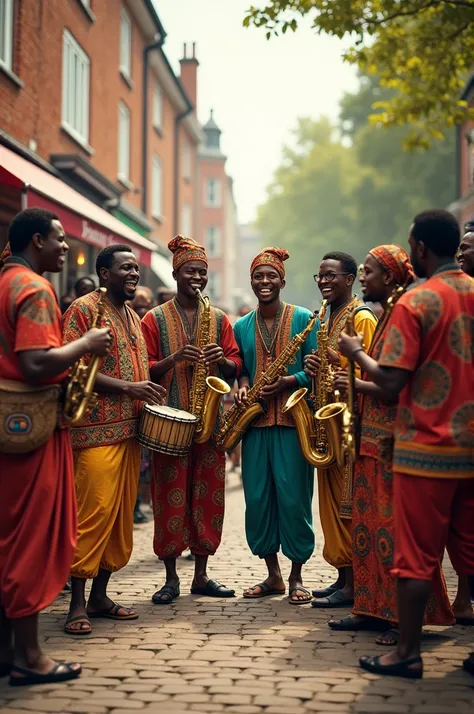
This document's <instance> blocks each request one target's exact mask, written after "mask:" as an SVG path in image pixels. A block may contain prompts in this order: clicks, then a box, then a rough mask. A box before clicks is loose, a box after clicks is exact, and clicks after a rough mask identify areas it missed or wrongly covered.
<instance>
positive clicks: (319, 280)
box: [313, 273, 351, 283]
mask: <svg viewBox="0 0 474 714" xmlns="http://www.w3.org/2000/svg"><path fill="white" fill-rule="evenodd" d="M350 274H351V273H323V274H321V273H317V274H316V275H313V278H314V281H315V282H316V283H322V281H323V280H325V281H326V282H327V283H332V282H333V280H334V278H335V277H336V276H337V275H350Z"/></svg>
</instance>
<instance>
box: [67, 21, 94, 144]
mask: <svg viewBox="0 0 474 714" xmlns="http://www.w3.org/2000/svg"><path fill="white" fill-rule="evenodd" d="M89 93H90V59H89V57H88V56H87V55H86V53H85V52H84V50H83V49H82V47H81V46H80V45H79V43H78V42H77V41H76V40H75V39H74V37H73V35H72V34H71V33H70V32H69V30H64V32H63V76H62V126H63V128H64V129H66V130H67V132H68V133H69V134H71V136H72V137H73V138H74V139H76V141H78V142H79V143H80V144H83V145H84V144H85V145H88V144H89Z"/></svg>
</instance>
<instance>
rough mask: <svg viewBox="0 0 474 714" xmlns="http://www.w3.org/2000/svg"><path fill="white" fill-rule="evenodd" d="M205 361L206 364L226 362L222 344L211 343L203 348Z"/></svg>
mask: <svg viewBox="0 0 474 714" xmlns="http://www.w3.org/2000/svg"><path fill="white" fill-rule="evenodd" d="M203 353H204V362H205V363H206V364H216V363H217V364H220V363H222V362H225V354H224V350H223V349H222V347H221V346H220V345H216V344H210V345H206V346H205V347H204V349H203Z"/></svg>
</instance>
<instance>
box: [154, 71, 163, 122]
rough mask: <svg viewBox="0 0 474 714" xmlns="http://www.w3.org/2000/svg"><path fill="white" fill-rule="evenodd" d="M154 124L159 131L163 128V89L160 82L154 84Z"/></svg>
mask: <svg viewBox="0 0 474 714" xmlns="http://www.w3.org/2000/svg"><path fill="white" fill-rule="evenodd" d="M153 126H154V127H155V129H158V131H162V129H163V90H162V89H161V87H160V85H159V84H158V82H155V84H154V85H153Z"/></svg>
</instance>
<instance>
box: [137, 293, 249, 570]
mask: <svg viewBox="0 0 474 714" xmlns="http://www.w3.org/2000/svg"><path fill="white" fill-rule="evenodd" d="M183 319H185V318H184V317H183V315H182V314H181V311H180V308H179V304H178V303H177V301H176V299H173V300H170V301H169V302H167V303H165V304H164V305H161V306H160V307H157V308H155V309H154V310H151V311H150V312H148V313H147V314H146V315H145V317H144V318H143V320H142V330H143V334H144V336H145V341H146V344H147V348H148V358H149V363H150V369H151V368H152V367H153V365H155V364H156V363H157V362H159V361H161V360H163V359H165V358H166V357H168V356H169V355H171V354H173V353H174V352H177V351H178V350H179V349H180V348H181V347H183V346H184V345H185V344H188V343H189V338H188V337H187V335H186V331H185V327H184V324H183ZM210 342H211V343H216V344H219V345H221V347H222V348H223V350H224V354H225V356H226V358H227V359H230V360H232V361H233V362H235V364H236V366H237V373H238V372H239V371H240V369H241V366H242V362H241V359H240V357H239V351H238V347H237V344H236V342H235V339H234V334H233V331H232V326H231V324H230V322H229V319H228V318H227V316H226V315H225V314H224V313H223V312H221V311H220V310H217V309H215V308H211V339H210ZM192 373H193V368H192V366H191V365H190V364H189V363H185V362H180V363H179V364H177V365H176V366H175V367H174V368H173V369H170V370H169V371H168V372H165V374H163V375H162V377H161V379H160V384H161V385H162V386H163V387H165V388H166V390H167V392H168V405H169V406H172V407H175V408H177V409H184V410H185V411H187V410H188V409H189V396H190V392H191V386H192ZM211 374H214V375H218V369H217V367H216V366H213V367H212V368H211ZM152 499H153V510H154V517H155V537H154V540H153V547H154V551H155V553H156V555H157V556H158V557H159V558H161V559H164V558H176V557H178V556H179V555H181V553H182V552H183V551H184V550H186V549H187V548H190V549H191V552H192V553H194V554H195V555H213V554H214V553H215V552H216V550H217V548H218V547H219V544H220V541H221V535H222V525H223V521H224V500H225V453H224V452H223V451H221V450H219V449H217V447H216V446H215V444H214V442H213V440H212V439H211V440H210V441H208V442H206V443H204V444H193V445H192V446H191V449H190V450H189V452H188V453H187V454H186V455H185V456H169V455H165V454H159V453H157V452H156V451H155V452H153V465H152Z"/></svg>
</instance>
